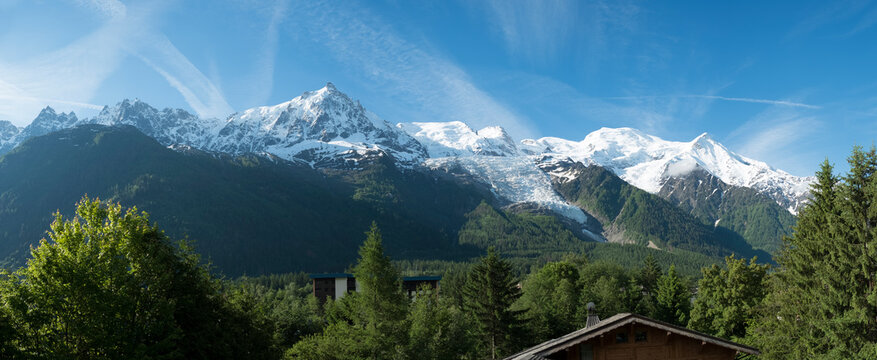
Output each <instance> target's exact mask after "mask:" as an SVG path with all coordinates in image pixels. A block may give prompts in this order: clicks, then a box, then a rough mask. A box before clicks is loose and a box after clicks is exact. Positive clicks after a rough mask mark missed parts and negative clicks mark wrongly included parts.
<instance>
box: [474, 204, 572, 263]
mask: <svg viewBox="0 0 877 360" xmlns="http://www.w3.org/2000/svg"><path fill="white" fill-rule="evenodd" d="M466 218H467V219H468V221H467V222H466V224H465V225H463V227H462V228H461V229H460V232H459V235H458V236H459V241H460V244H464V245H474V246H477V247H478V248H481V249H485V248H487V247H488V246H494V247H496V248H497V249H498V250H499V251H502V252H503V253H508V254H511V255H519V256H532V255H534V254H539V253H540V252H542V251H545V250H555V251H557V250H566V249H575V248H577V247H579V246H581V244H582V243H583V242H584V240H582V239H579V238H578V237H576V235H574V234H573V233H572V231H570V230H569V229H568V228H567V227H566V226H565V225H564V224H563V223H561V222H560V220H558V218H557V217H556V216H553V215H547V214H546V215H543V214H532V213H527V212H518V213H515V212H511V211H500V210H497V209H495V208H494V207H492V206H490V205H489V204H487V203H486V202H481V204H479V205H478V207H476V208H475V210H472V211H471V212H469V213H468V214H466Z"/></svg>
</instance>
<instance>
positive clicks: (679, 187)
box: [658, 169, 795, 253]
mask: <svg viewBox="0 0 877 360" xmlns="http://www.w3.org/2000/svg"><path fill="white" fill-rule="evenodd" d="M658 196H660V197H662V198H665V199H667V200H668V201H670V202H671V203H673V204H675V205H677V206H678V207H679V208H680V209H682V210H685V211H688V212H689V213H690V214H691V215H693V216H695V217H697V218H698V219H699V220H700V221H702V222H703V223H704V224H707V225H712V226H713V227H719V226H721V227H725V228H727V229H729V230H732V231H734V232H736V233H737V234H740V235H741V236H743V238H744V239H746V242H748V243H749V244H750V245H752V247H753V248H755V249H759V250H764V251H767V252H769V253H774V252H776V251H777V250H778V249H779V246H780V244H781V241H780V239H782V237H783V236H789V235H791V233H792V226H794V225H795V217H794V216H792V214H790V213H789V212H788V211H786V210H785V209H783V208H782V207H780V206H779V205H777V203H776V202H774V201H773V200H772V199H770V198H768V197H767V196H765V195H763V194H761V193H759V192H757V191H755V190H753V189H750V188H745V187H740V186H731V185H728V184H725V183H724V182H722V181H721V180H719V179H718V178H716V177H715V176H713V175H712V174H710V173H708V172H706V171H703V170H700V169H698V170H696V171H693V172H691V173H690V174H689V175H688V176H685V177H674V178H670V179H669V180H667V182H666V183H665V184H664V186H663V187H662V188H661V191H660V192H659V193H658Z"/></svg>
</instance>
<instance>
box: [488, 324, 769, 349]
mask: <svg viewBox="0 0 877 360" xmlns="http://www.w3.org/2000/svg"><path fill="white" fill-rule="evenodd" d="M628 324H642V325H646V326H651V327H654V328H658V329H661V330H665V331H668V332H671V333H674V334H677V335H682V336H687V337H690V338H694V339H697V340H700V341H703V342H707V343H710V344H714V345H717V346H721V347H724V348H729V349H733V350H736V351H739V352H741V353H746V354H750V355H759V354H760V353H759V352H758V349H755V348H752V347H749V346H746V345H741V344H738V343H735V342H732V341H728V340H725V339H722V338H717V337H715V336H711V335H707V334H704V333H701V332H697V331H694V330H691V329H688V328H684V327H681V326H676V325H673V324H668V323H665V322H663V321H658V320H654V319H650V318H647V317H645V316H642V315H637V314H631V313H621V314H617V315H614V316H612V317H609V318H607V319H604V320H602V321H600V322H599V323H597V324H596V325H593V326H588V327H585V328H582V329H579V330H576V331H573V332H571V333H569V334H566V335H564V336H561V337H559V338H557V339H552V340H548V341H546V342H544V343H541V344H539V345H536V346H534V347H531V348H529V349H526V350H524V351H521V352H519V353H517V354H514V355H512V356H509V357H507V358H505V360H543V359H547V356H548V355H551V354H553V353H555V352H557V351H561V350H563V349H566V348H568V347H570V346H572V345H576V344H579V343H582V342H585V341H588V340H591V339H593V338H595V337H598V336H600V335H604V334H606V333H608V332H611V331H613V330H615V329H617V328H620V327H622V326H625V325H628Z"/></svg>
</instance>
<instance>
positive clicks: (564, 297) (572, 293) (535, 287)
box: [518, 262, 582, 342]
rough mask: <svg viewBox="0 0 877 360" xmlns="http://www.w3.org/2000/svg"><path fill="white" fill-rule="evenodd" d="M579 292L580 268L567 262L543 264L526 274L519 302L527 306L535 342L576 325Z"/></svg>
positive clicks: (568, 330) (561, 333)
mask: <svg viewBox="0 0 877 360" xmlns="http://www.w3.org/2000/svg"><path fill="white" fill-rule="evenodd" d="M581 293H582V287H581V286H580V285H579V271H578V269H577V268H576V267H575V266H574V265H572V264H570V263H567V262H553V263H548V264H545V266H543V267H542V268H541V269H539V271H538V272H536V273H534V274H532V275H530V276H529V277H528V278H527V280H526V281H525V282H524V284H523V295H522V296H521V299H520V301H519V302H518V304H519V305H520V307H522V308H525V309H529V310H528V312H527V315H528V318H529V320H528V327H529V330H530V333H531V334H532V336H534V337H535V338H536V342H538V341H540V340H548V339H552V338H556V337H558V336H560V335H563V334H566V333H569V332H571V331H573V330H575V329H577V328H578V325H579V318H580V317H581V316H580V314H579V312H580V308H581V306H580V305H579V304H580V303H581V297H582V294H581Z"/></svg>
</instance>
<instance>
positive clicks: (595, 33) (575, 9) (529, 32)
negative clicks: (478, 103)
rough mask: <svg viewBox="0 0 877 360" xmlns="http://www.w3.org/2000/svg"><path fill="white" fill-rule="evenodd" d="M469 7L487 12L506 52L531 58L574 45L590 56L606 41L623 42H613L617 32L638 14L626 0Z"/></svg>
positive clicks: (526, 0)
mask: <svg viewBox="0 0 877 360" xmlns="http://www.w3.org/2000/svg"><path fill="white" fill-rule="evenodd" d="M473 6H475V7H478V8H479V9H480V10H481V11H480V13H483V14H485V15H486V16H487V19H488V20H490V22H491V24H492V25H493V27H494V29H495V31H496V33H497V34H499V35H500V36H502V39H503V41H504V42H505V44H506V47H507V48H508V50H509V52H510V53H511V54H512V55H516V56H523V57H525V58H527V59H529V60H531V61H537V62H544V61H546V60H552V59H554V58H556V57H557V56H558V55H559V53H560V52H561V51H563V50H575V49H578V48H581V49H585V51H587V54H584V55H585V56H587V57H588V58H590V59H595V58H597V57H599V56H601V54H602V52H603V51H604V50H605V48H606V47H607V45H609V44H614V45H618V44H622V43H623V42H624V41H616V40H619V39H617V38H616V37H617V35H626V34H627V33H629V32H630V31H632V30H633V29H634V28H635V24H636V16H637V15H638V13H639V8H638V7H637V6H636V5H634V4H633V3H630V2H628V1H602V0H586V1H574V0H543V1H539V0H523V1H505V0H490V1H487V2H485V3H478V4H476V5H473ZM571 44H572V46H570V45H571ZM567 47H569V48H567ZM574 55H579V54H574Z"/></svg>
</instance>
